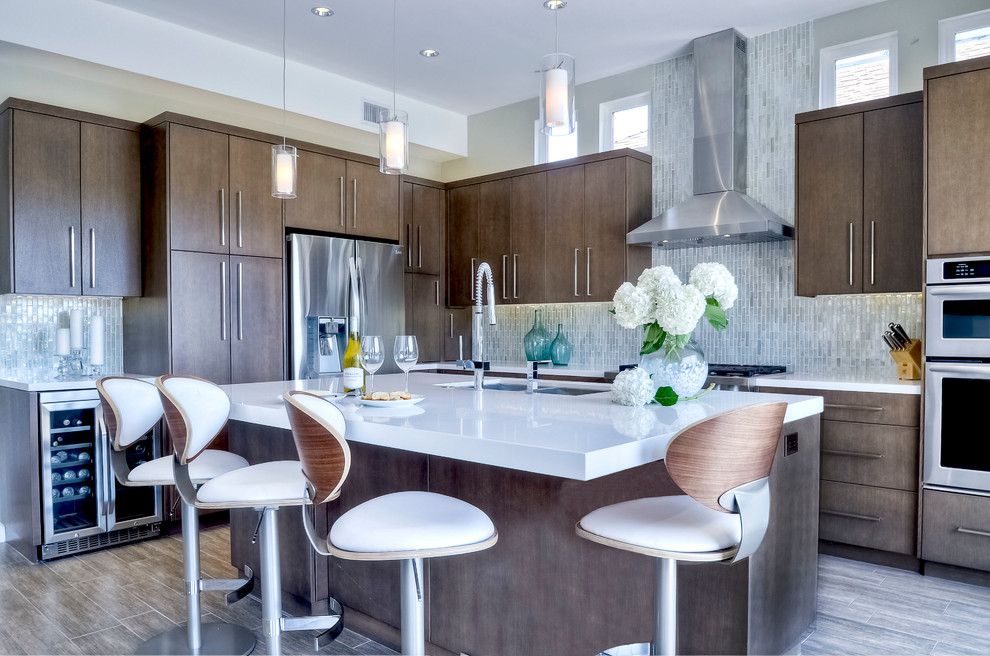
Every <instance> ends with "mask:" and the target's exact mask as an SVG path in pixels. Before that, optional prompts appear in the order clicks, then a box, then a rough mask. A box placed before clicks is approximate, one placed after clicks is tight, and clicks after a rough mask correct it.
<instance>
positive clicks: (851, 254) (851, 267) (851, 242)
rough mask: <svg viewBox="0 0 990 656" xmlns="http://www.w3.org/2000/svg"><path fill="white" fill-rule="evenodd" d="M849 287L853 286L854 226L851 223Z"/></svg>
mask: <svg viewBox="0 0 990 656" xmlns="http://www.w3.org/2000/svg"><path fill="white" fill-rule="evenodd" d="M849 286H850V287H852V286H853V224H852V222H850V223H849Z"/></svg>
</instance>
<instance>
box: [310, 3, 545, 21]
mask: <svg viewBox="0 0 990 656" xmlns="http://www.w3.org/2000/svg"><path fill="white" fill-rule="evenodd" d="M548 1H549V0H548ZM311 11H312V12H313V13H314V14H316V15H317V16H319V17H320V18H327V17H329V16H333V9H331V8H330V7H313V9H312V10H311Z"/></svg>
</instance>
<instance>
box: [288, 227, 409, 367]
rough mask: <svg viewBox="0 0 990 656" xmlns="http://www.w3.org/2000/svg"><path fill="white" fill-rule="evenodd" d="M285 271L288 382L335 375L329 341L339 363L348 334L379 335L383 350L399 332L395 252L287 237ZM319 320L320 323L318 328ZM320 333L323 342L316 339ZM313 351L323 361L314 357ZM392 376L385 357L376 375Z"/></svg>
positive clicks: (399, 269)
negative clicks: (287, 288) (286, 280)
mask: <svg viewBox="0 0 990 656" xmlns="http://www.w3.org/2000/svg"><path fill="white" fill-rule="evenodd" d="M287 266H288V268H289V275H288V278H289V335H290V340H289V350H290V352H289V363H290V371H289V373H290V375H291V376H292V378H294V379H297V378H317V377H319V376H321V375H326V374H327V373H333V370H334V369H336V371H340V365H339V364H336V365H335V363H334V361H333V356H332V355H331V354H330V353H329V352H330V351H331V350H332V348H333V347H332V343H331V340H330V338H329V336H331V335H332V336H333V337H334V338H335V339H337V359H338V361H339V359H340V358H342V357H343V352H344V351H343V347H344V346H346V337H347V335H348V334H349V333H351V332H353V331H354V330H357V331H358V332H359V333H360V334H361V335H381V336H382V339H383V340H384V342H385V345H386V348H390V347H391V345H392V343H393V341H394V339H395V336H396V335H401V334H402V333H403V332H405V322H406V319H405V316H406V309H405V287H404V281H403V263H402V247H401V246H398V245H396V244H382V243H377V242H369V241H358V240H354V239H342V238H339V237H322V236H316V235H303V234H293V235H290V236H289V253H288V261H287ZM321 317H322V318H324V319H325V321H322V322H321V320H320V318H321ZM340 321H344V322H345V323H344V324H341V323H339V322H340ZM321 326H322V328H321ZM335 329H336V331H337V332H336V333H335V334H334V333H333V330H335ZM321 330H324V331H325V332H324V333H323V335H324V336H326V337H321V333H320V331H321ZM341 335H343V337H341ZM314 349H320V350H321V351H323V352H325V353H326V355H322V356H321V353H314V352H313V350H314ZM398 371H399V369H398V367H396V366H395V363H394V362H393V361H392V358H390V357H386V358H385V364H384V365H383V366H382V368H381V369H380V370H379V373H396V372H398Z"/></svg>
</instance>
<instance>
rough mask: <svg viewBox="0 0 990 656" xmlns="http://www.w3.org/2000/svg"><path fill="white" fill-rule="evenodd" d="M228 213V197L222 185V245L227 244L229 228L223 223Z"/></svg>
mask: <svg viewBox="0 0 990 656" xmlns="http://www.w3.org/2000/svg"><path fill="white" fill-rule="evenodd" d="M226 213H227V198H226V192H225V191H224V188H223V187H220V245H221V246H226V245H227V228H226V226H224V224H223V216H224V214H226Z"/></svg>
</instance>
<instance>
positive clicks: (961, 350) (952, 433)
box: [924, 256, 990, 494]
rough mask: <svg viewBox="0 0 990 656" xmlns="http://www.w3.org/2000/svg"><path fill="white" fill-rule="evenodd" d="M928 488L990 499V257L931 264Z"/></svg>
mask: <svg viewBox="0 0 990 656" xmlns="http://www.w3.org/2000/svg"><path fill="white" fill-rule="evenodd" d="M926 282H927V284H926V290H925V291H926V294H925V299H926V300H925V317H926V318H925V324H926V325H925V333H926V345H925V359H926V362H925V453H924V482H925V485H926V486H928V487H945V488H952V489H956V490H959V491H971V492H975V493H978V494H990V256H983V257H965V258H951V259H937V260H929V261H928V268H927V276H926Z"/></svg>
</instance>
